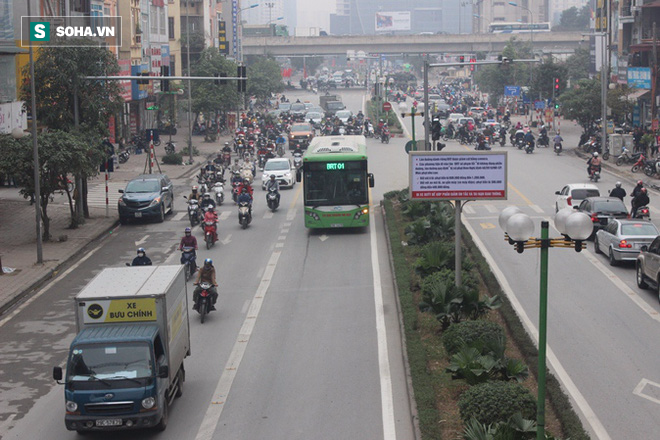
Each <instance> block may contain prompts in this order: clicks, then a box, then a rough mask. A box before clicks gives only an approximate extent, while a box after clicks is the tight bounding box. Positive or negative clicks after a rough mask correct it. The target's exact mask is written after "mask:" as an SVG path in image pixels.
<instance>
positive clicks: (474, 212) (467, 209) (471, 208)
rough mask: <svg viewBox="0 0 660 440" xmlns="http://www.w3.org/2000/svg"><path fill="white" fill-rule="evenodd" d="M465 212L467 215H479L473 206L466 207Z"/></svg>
mask: <svg viewBox="0 0 660 440" xmlns="http://www.w3.org/2000/svg"><path fill="white" fill-rule="evenodd" d="M463 212H464V213H465V214H476V213H477V212H476V211H475V210H474V208H473V207H471V206H464V207H463Z"/></svg>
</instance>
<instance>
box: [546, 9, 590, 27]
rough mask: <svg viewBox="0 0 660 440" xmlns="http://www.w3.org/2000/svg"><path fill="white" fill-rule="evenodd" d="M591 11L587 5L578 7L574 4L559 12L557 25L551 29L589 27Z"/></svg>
mask: <svg viewBox="0 0 660 440" xmlns="http://www.w3.org/2000/svg"><path fill="white" fill-rule="evenodd" d="M590 18H591V11H590V10H589V6H588V5H585V6H583V7H582V8H580V9H578V8H576V7H575V6H573V7H572V8H568V9H566V10H564V12H562V13H561V17H560V19H559V25H557V26H555V27H554V28H553V29H552V30H553V31H583V30H585V31H586V30H587V29H589V19H590Z"/></svg>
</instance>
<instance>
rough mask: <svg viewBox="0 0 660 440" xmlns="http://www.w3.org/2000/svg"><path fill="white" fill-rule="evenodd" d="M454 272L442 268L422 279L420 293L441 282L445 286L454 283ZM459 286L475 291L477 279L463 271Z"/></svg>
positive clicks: (477, 284)
mask: <svg viewBox="0 0 660 440" xmlns="http://www.w3.org/2000/svg"><path fill="white" fill-rule="evenodd" d="M455 276H456V271H455V270H452V269H449V268H444V269H440V270H437V271H435V272H433V273H432V274H430V275H428V276H426V277H424V281H422V292H428V291H430V290H431V288H432V287H433V284H435V283H437V282H443V283H447V284H454V283H455ZM461 285H462V286H464V287H466V288H468V289H477V288H478V287H479V282H478V281H477V279H476V278H475V277H474V276H473V275H472V274H471V273H470V272H466V271H465V270H464V271H463V277H462V278H461Z"/></svg>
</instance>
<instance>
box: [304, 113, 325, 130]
mask: <svg viewBox="0 0 660 440" xmlns="http://www.w3.org/2000/svg"><path fill="white" fill-rule="evenodd" d="M305 120H306V121H307V122H310V121H311V122H312V124H314V126H315V127H316V126H318V125H320V124H321V122H323V113H320V112H311V111H310V112H307V114H306V115H305Z"/></svg>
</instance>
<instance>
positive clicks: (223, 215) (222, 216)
mask: <svg viewBox="0 0 660 440" xmlns="http://www.w3.org/2000/svg"><path fill="white" fill-rule="evenodd" d="M230 215H231V211H222V212H221V213H220V216H219V217H218V218H219V219H220V220H227V219H228V218H229V216H230Z"/></svg>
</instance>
